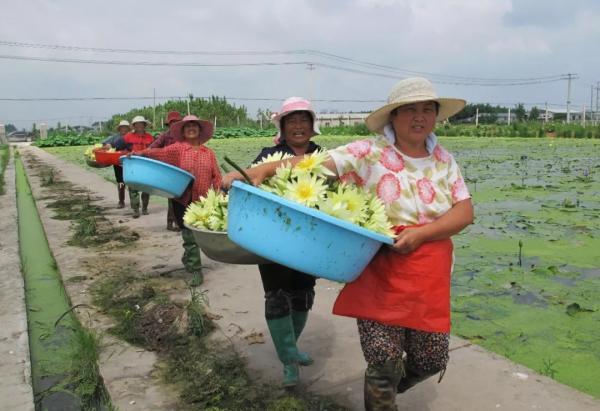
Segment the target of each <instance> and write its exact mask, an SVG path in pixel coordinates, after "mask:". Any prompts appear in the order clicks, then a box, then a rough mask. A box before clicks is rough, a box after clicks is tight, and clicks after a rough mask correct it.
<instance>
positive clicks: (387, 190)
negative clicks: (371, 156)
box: [377, 173, 402, 204]
mask: <svg viewBox="0 0 600 411" xmlns="http://www.w3.org/2000/svg"><path fill="white" fill-rule="evenodd" d="M401 192H402V188H401V187H400V181H398V179H397V178H396V176H395V175H394V174H392V173H388V174H384V175H383V176H382V177H381V179H380V180H379V183H377V197H379V198H380V199H381V201H383V203H384V204H392V203H393V202H394V201H396V200H397V199H398V198H400V194H401Z"/></svg>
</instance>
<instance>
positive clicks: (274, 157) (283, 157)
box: [250, 151, 294, 167]
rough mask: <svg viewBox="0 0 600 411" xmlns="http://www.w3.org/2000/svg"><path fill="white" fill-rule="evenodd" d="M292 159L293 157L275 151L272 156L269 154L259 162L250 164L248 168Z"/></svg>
mask: <svg viewBox="0 0 600 411" xmlns="http://www.w3.org/2000/svg"><path fill="white" fill-rule="evenodd" d="M292 157H294V156H293V155H291V154H287V153H282V152H279V151H277V152H275V153H273V154H269V155H268V156H266V157H265V158H263V159H262V160H260V161H259V162H257V163H255V164H252V165H251V166H250V167H256V166H259V165H261V164H266V163H273V162H275V161H281V160H287V159H288V158H292Z"/></svg>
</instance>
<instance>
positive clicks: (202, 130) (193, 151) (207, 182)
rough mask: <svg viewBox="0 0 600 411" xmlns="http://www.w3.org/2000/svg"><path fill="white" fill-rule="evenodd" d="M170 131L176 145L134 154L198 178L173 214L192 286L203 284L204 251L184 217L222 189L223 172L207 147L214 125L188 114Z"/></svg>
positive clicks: (183, 260)
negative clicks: (192, 206) (195, 204)
mask: <svg viewBox="0 0 600 411" xmlns="http://www.w3.org/2000/svg"><path fill="white" fill-rule="evenodd" d="M170 130H171V133H172V135H173V137H174V138H175V143H173V144H171V145H169V146H168V147H164V148H149V149H147V150H143V151H141V152H136V153H134V154H138V155H142V156H146V157H150V158H153V159H155V160H159V161H164V162H166V163H169V164H172V165H174V166H176V167H179V168H181V169H183V170H185V171H187V172H189V173H191V174H192V175H193V176H194V177H195V180H194V182H193V184H192V186H191V188H188V190H186V191H185V193H184V194H183V196H181V197H180V198H177V199H174V201H173V211H174V214H175V221H176V223H177V225H178V226H179V228H180V229H181V236H182V238H183V249H184V253H183V257H182V259H181V262H182V263H183V265H184V266H185V268H186V270H187V271H188V272H189V273H191V274H192V282H191V285H194V286H197V285H200V284H201V283H202V281H203V276H202V264H201V261H200V250H199V249H198V245H197V244H196V241H195V240H194V236H193V234H192V232H191V231H190V230H189V229H187V228H185V226H184V224H183V215H184V214H185V209H186V208H187V206H188V205H190V203H192V202H193V201H197V200H198V199H199V198H200V197H202V196H205V195H206V193H207V192H208V190H209V189H210V188H214V189H219V188H220V186H221V173H220V171H219V166H218V165H217V158H216V156H215V153H214V152H213V151H212V150H211V149H209V148H208V147H206V146H205V145H204V143H206V142H207V141H208V140H210V139H211V137H212V135H213V124H212V123H211V122H210V121H207V120H201V119H199V118H198V117H196V116H194V115H187V116H185V117H184V118H183V120H181V121H178V122H176V123H174V124H173V125H171V128H170Z"/></svg>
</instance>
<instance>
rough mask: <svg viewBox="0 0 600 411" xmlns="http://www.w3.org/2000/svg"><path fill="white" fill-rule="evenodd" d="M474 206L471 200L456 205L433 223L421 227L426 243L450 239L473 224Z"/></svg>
mask: <svg viewBox="0 0 600 411" xmlns="http://www.w3.org/2000/svg"><path fill="white" fill-rule="evenodd" d="M473 217H474V213H473V204H472V202H471V199H466V200H463V201H459V202H458V203H456V204H455V205H454V206H453V207H452V208H451V209H450V210H448V211H447V212H446V213H445V214H444V215H443V216H441V217H440V218H438V219H437V220H435V221H434V222H432V223H429V224H426V225H424V226H422V227H421V233H422V235H423V236H424V241H435V240H441V239H444V238H450V237H452V236H453V235H454V234H458V233H459V232H461V231H462V230H463V229H464V228H465V227H466V226H468V225H470V224H472V223H473Z"/></svg>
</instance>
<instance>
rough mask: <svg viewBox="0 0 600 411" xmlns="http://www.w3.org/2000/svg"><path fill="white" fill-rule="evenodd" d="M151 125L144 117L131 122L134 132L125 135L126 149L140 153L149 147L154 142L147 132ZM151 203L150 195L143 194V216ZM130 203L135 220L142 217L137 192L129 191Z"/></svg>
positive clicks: (138, 117)
mask: <svg viewBox="0 0 600 411" xmlns="http://www.w3.org/2000/svg"><path fill="white" fill-rule="evenodd" d="M148 124H150V122H149V121H148V120H146V119H145V118H144V117H143V116H135V117H134V118H133V120H131V125H132V126H133V131H132V132H129V133H127V134H125V136H124V137H123V141H124V142H125V147H126V148H127V150H129V151H140V150H144V149H145V148H147V147H149V146H150V144H152V142H153V141H154V137H152V135H151V134H150V133H148V132H146V127H147V126H148ZM149 202H150V194H148V193H142V214H144V215H146V214H148V203H149ZM129 203H130V204H131V208H132V209H133V218H139V217H140V194H139V192H138V191H137V190H132V189H131V188H130V189H129Z"/></svg>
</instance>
